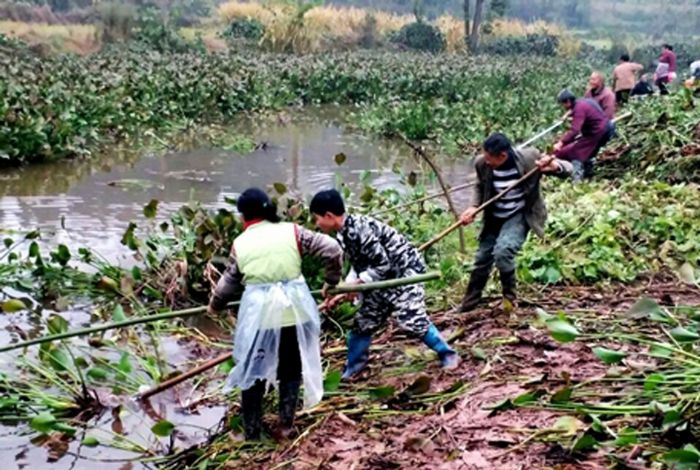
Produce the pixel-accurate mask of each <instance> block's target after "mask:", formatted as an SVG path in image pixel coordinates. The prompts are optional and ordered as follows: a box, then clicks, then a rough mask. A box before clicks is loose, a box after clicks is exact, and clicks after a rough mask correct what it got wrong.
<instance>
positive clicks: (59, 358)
mask: <svg viewBox="0 0 700 470" xmlns="http://www.w3.org/2000/svg"><path fill="white" fill-rule="evenodd" d="M47 357H48V360H49V363H50V364H51V367H53V368H54V369H56V370H58V371H62V370H68V369H69V368H70V358H69V357H68V354H67V353H66V352H65V351H64V350H63V349H62V348H58V347H53V348H52V349H51V350H50V351H49V352H48V354H47Z"/></svg>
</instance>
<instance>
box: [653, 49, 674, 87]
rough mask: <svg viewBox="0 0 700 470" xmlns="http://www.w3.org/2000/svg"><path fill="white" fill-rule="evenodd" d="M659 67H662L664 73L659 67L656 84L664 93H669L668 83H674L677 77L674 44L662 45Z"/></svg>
mask: <svg viewBox="0 0 700 470" xmlns="http://www.w3.org/2000/svg"><path fill="white" fill-rule="evenodd" d="M666 67H668V68H666ZM659 68H661V69H662V72H664V73H659V70H658V68H657V74H656V75H657V76H656V86H657V87H659V91H660V92H661V94H662V95H667V94H668V89H667V88H666V85H668V84H669V83H672V82H673V81H674V80H675V79H676V53H675V52H673V46H671V45H670V44H664V45H663V46H661V55H660V56H659ZM666 72H667V73H666Z"/></svg>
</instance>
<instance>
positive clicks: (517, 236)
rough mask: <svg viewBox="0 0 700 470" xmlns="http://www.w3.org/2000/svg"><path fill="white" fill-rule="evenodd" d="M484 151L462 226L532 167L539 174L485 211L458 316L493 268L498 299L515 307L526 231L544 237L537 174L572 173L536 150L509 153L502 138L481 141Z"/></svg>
mask: <svg viewBox="0 0 700 470" xmlns="http://www.w3.org/2000/svg"><path fill="white" fill-rule="evenodd" d="M483 148H484V154H483V156H481V157H479V158H477V160H476V163H475V168H476V175H477V184H476V186H475V187H474V188H475V189H474V194H473V197H472V202H471V204H472V207H470V208H468V209H467V210H465V211H464V212H463V213H462V215H461V217H460V220H461V221H462V223H463V224H464V225H468V224H471V223H472V222H473V221H474V219H475V215H476V211H477V207H478V206H479V205H481V204H483V203H484V202H485V201H488V200H489V199H491V198H492V197H493V196H495V195H496V194H498V193H499V192H501V191H503V190H504V189H505V188H508V187H509V186H510V185H512V184H513V182H515V181H517V180H518V179H519V178H520V177H521V176H523V175H524V174H525V173H527V172H529V171H530V170H532V169H533V168H535V167H537V168H539V170H540V171H539V172H536V173H535V174H534V175H532V176H531V177H530V178H528V179H527V180H525V181H524V182H522V183H521V184H520V185H519V186H517V187H515V188H514V189H512V190H510V191H509V192H508V193H506V195H505V196H504V197H502V198H501V199H498V200H497V201H496V202H494V203H493V204H491V205H490V206H489V207H487V208H486V209H485V211H484V219H483V226H482V229H481V233H480V235H479V250H478V251H477V253H476V258H475V260H474V268H473V270H472V273H471V277H470V279H469V284H468V286H467V291H466V293H465V294H464V298H463V299H462V303H461V305H460V311H461V312H468V311H470V310H472V309H474V308H475V307H476V306H477V305H478V304H479V302H480V301H481V295H482V292H483V290H484V288H485V287H486V283H487V282H488V279H489V276H490V274H491V268H492V267H493V265H494V264H495V265H496V269H498V273H499V274H500V279H501V289H502V292H503V298H504V299H505V300H508V301H509V302H511V303H515V301H516V298H517V295H516V285H517V281H516V275H515V256H516V255H517V254H518V252H519V251H520V248H521V247H522V245H523V243H524V242H525V239H526V238H527V234H528V232H529V231H530V230H532V231H533V232H535V234H536V235H537V236H538V237H540V238H541V237H544V225H545V222H546V220H547V209H546V207H545V204H544V199H543V197H542V194H541V192H540V176H541V174H542V173H551V174H555V175H558V176H562V177H564V176H569V175H570V174H571V172H572V170H573V167H572V165H571V164H570V163H569V162H566V161H563V160H558V159H555V158H554V157H548V156H544V157H543V156H542V155H541V154H540V152H539V151H538V150H537V149H534V148H526V149H523V150H516V149H514V148H513V146H512V145H511V143H510V141H509V140H508V138H507V137H506V136H505V135H503V134H493V135H491V136H490V137H489V138H488V139H486V141H485V142H484V145H483Z"/></svg>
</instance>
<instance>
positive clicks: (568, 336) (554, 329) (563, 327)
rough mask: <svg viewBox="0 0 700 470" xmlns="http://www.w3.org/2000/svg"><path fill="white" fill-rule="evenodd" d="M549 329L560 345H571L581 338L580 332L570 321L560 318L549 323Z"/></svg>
mask: <svg viewBox="0 0 700 470" xmlns="http://www.w3.org/2000/svg"><path fill="white" fill-rule="evenodd" d="M547 328H548V329H549V334H550V335H552V338H554V339H555V340H557V341H559V342H560V343H570V342H571V341H573V340H575V339H576V338H577V337H578V336H579V334H580V333H579V332H578V330H577V329H576V328H575V327H574V326H573V325H572V324H571V323H569V322H568V321H565V320H561V319H559V318H557V319H552V320H548V321H547Z"/></svg>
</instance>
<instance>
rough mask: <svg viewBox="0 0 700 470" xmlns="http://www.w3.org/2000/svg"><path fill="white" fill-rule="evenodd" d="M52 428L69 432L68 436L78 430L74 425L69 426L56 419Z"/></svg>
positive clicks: (64, 432)
mask: <svg viewBox="0 0 700 470" xmlns="http://www.w3.org/2000/svg"><path fill="white" fill-rule="evenodd" d="M52 428H53V430H54V431H56V432H62V433H63V434H67V435H68V436H73V435H75V433H76V432H77V431H78V430H77V429H75V428H74V427H73V426H69V425H67V424H65V423H62V422H60V421H56V423H54V424H53V426H52Z"/></svg>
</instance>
